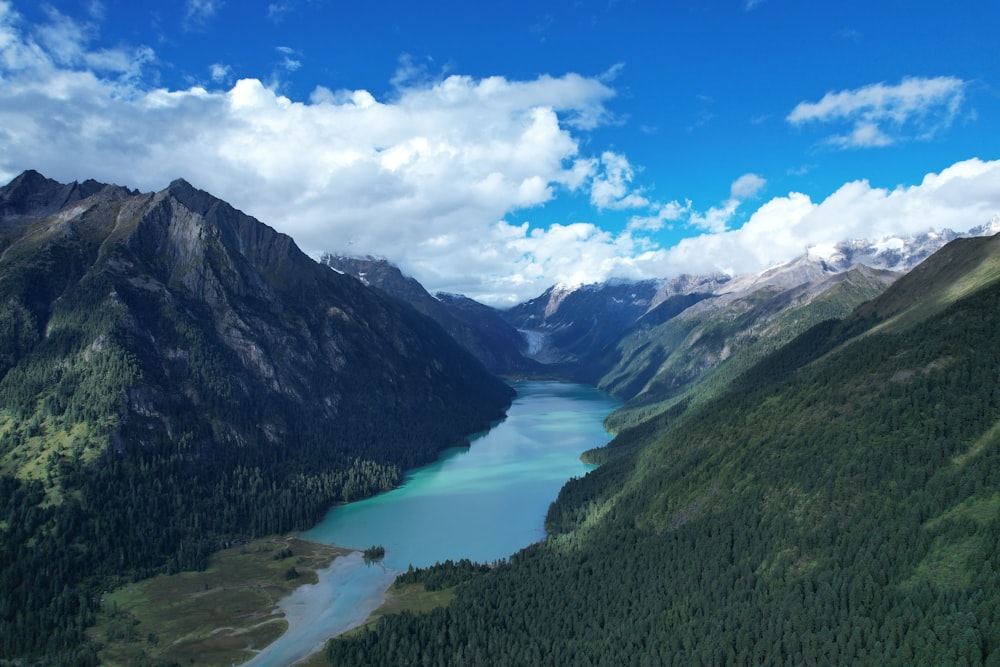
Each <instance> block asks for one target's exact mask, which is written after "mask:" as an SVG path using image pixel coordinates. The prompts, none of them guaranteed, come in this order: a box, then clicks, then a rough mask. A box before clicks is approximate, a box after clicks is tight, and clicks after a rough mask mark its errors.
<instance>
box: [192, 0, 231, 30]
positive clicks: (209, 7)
mask: <svg viewBox="0 0 1000 667" xmlns="http://www.w3.org/2000/svg"><path fill="white" fill-rule="evenodd" d="M223 4H224V3H223V2H222V0H186V1H185V3H184V25H185V26H186V27H187V28H200V27H202V26H204V25H205V24H206V23H207V22H208V21H209V20H211V19H212V17H214V16H215V15H216V14H218V13H219V10H220V9H222V5H223Z"/></svg>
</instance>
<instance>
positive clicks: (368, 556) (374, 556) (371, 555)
mask: <svg viewBox="0 0 1000 667" xmlns="http://www.w3.org/2000/svg"><path fill="white" fill-rule="evenodd" d="M362 556H363V557H364V559H365V562H366V563H372V562H375V561H377V560H382V559H383V558H385V547H383V546H382V545H381V544H377V545H372V546H370V547H368V548H367V549H365V550H364V552H363V554H362Z"/></svg>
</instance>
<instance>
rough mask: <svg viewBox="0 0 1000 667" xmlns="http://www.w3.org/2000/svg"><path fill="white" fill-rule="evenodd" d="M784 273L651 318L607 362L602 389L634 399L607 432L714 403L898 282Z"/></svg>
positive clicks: (803, 266) (821, 271)
mask: <svg viewBox="0 0 1000 667" xmlns="http://www.w3.org/2000/svg"><path fill="white" fill-rule="evenodd" d="M784 268H785V270H780V271H771V272H768V273H767V274H766V275H759V276H754V278H753V280H747V279H745V278H744V279H735V280H733V281H732V282H733V283H738V282H742V283H743V285H744V286H743V288H742V289H739V290H733V291H725V292H723V293H722V294H719V295H718V296H713V297H711V298H706V299H703V300H701V301H700V302H699V303H697V304H696V305H694V306H692V307H690V308H688V309H686V310H684V311H683V312H681V313H677V314H676V315H675V316H673V317H669V318H668V317H662V316H661V315H660V314H659V313H658V311H657V310H653V311H651V312H650V313H648V314H647V315H646V316H643V317H642V318H640V319H639V320H638V322H637V323H636V324H635V326H634V327H633V328H632V329H631V330H630V331H629V332H628V333H627V334H626V335H625V336H623V337H622V339H621V341H620V342H619V344H618V345H617V346H616V347H615V349H614V351H612V352H609V353H608V355H607V356H606V358H605V367H607V368H608V370H607V371H606V373H605V374H604V376H603V377H602V378H601V380H600V382H599V383H598V386H600V387H601V388H603V389H605V390H606V391H609V392H611V393H614V394H616V395H618V396H621V397H623V398H626V399H629V400H628V402H627V403H626V404H625V405H624V406H623V407H622V408H621V409H619V410H618V412H616V413H615V414H614V415H613V416H612V417H611V418H609V420H608V425H609V427H610V428H612V429H614V430H618V429H621V428H623V427H625V426H627V425H630V424H635V423H637V422H639V421H642V420H644V419H646V418H649V417H651V416H653V415H655V414H657V413H659V412H662V411H664V410H666V409H667V408H669V407H670V406H672V405H674V404H677V403H678V402H680V401H691V400H692V399H694V400H696V401H700V400H704V399H707V398H709V397H711V396H713V395H714V394H715V393H717V392H718V391H720V390H721V389H722V388H724V387H725V386H726V385H727V384H728V383H729V382H730V381H731V380H732V379H734V378H735V377H736V376H737V375H738V374H739V373H741V372H743V371H745V370H746V369H747V368H749V367H750V366H751V365H753V364H754V363H756V362H758V361H760V360H761V359H762V358H763V357H764V356H765V355H767V354H769V353H771V352H773V351H774V350H776V349H778V348H780V347H782V346H783V345H785V344H787V343H788V342H789V341H791V340H792V339H793V338H795V337H796V336H798V335H799V334H801V333H803V332H804V331H806V330H808V329H809V328H810V327H812V326H814V325H816V324H818V323H819V322H821V321H823V320H827V319H830V318H839V317H844V316H846V315H847V314H849V313H850V312H851V311H852V310H854V308H856V307H857V306H859V305H861V304H862V303H864V302H866V301H868V300H870V299H873V298H874V297H876V296H878V295H879V294H881V293H882V292H883V291H884V290H885V288H886V287H888V285H890V284H891V283H892V282H893V281H894V280H896V279H897V278H898V277H899V274H896V273H893V272H891V271H886V270H878V269H872V268H869V267H866V266H862V265H856V266H855V267H853V268H851V269H849V270H847V271H841V272H833V271H831V270H829V268H828V267H825V266H824V265H823V264H822V263H817V262H814V261H811V260H806V259H802V260H799V261H796V262H793V263H791V264H790V265H786V267H784ZM800 280H804V281H805V282H801V283H800V282H799V281H800ZM732 287H733V286H732V285H731V284H730V285H727V287H726V288H725V289H731V288H732ZM665 303H669V302H665Z"/></svg>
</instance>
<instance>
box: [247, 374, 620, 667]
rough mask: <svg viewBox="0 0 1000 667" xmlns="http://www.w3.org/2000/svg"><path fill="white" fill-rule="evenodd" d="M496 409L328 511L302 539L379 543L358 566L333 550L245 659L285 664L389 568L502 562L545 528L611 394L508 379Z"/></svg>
mask: <svg viewBox="0 0 1000 667" xmlns="http://www.w3.org/2000/svg"><path fill="white" fill-rule="evenodd" d="M513 386H514V388H515V389H516V390H517V397H516V398H515V399H514V402H513V404H512V405H511V407H510V409H509V410H508V411H507V418H506V419H505V420H503V421H502V422H500V423H499V424H497V425H496V426H495V427H493V428H492V429H491V430H490V431H488V432H487V433H485V434H483V435H480V436H477V437H476V438H474V439H473V440H472V444H471V446H470V447H468V448H459V449H451V450H448V451H446V452H444V453H443V454H442V456H441V457H440V458H439V459H438V460H437V461H436V462H434V463H432V464H430V465H427V466H424V467H422V468H418V469H416V470H413V471H411V472H410V473H408V474H407V475H406V479H405V480H404V482H403V484H402V485H401V486H399V487H398V488H396V489H393V490H392V491H388V492H386V493H383V494H380V495H378V496H374V497H372V498H367V499H365V500H360V501H357V502H353V503H348V504H346V505H338V506H336V507H334V508H333V509H331V510H330V511H329V512H328V513H327V515H326V517H325V518H324V519H323V520H322V521H321V522H320V523H319V524H317V525H316V526H314V527H313V528H312V529H310V530H308V531H306V532H304V533H302V534H301V536H302V538H303V539H307V540H313V541H315V542H322V543H324V544H334V545H338V546H344V547H349V548H354V549H364V548H366V547H370V546H372V545H382V546H384V547H385V550H386V553H385V558H384V559H383V560H382V561H381V562H379V563H372V564H366V563H365V562H364V560H363V559H362V558H361V554H360V553H352V554H350V555H348V556H342V557H340V558H337V559H336V560H335V561H334V562H333V563H332V564H331V565H330V566H329V567H327V568H325V569H323V570H320V571H319V582H318V583H316V584H314V585H306V586H301V587H299V588H298V589H296V590H295V592H294V593H292V594H291V595H290V596H288V597H287V598H285V599H283V600H282V601H281V603H280V608H281V611H282V612H284V614H285V618H286V619H287V620H288V622H289V629H288V631H287V632H286V633H285V634H284V635H282V636H281V637H280V638H278V639H277V640H276V641H275V642H273V643H272V644H271V645H270V646H268V647H266V648H265V649H264V650H263V651H261V652H260V653H259V654H258V655H257V656H255V657H254V658H253V659H252V660H250V661H249V662H246V663H244V665H249V666H251V667H265V666H271V665H290V664H293V663H294V662H295V661H296V660H300V659H301V658H304V657H306V656H307V655H309V654H310V653H312V652H314V651H316V650H319V649H321V648H322V647H323V645H324V644H325V643H326V640H327V639H328V638H330V637H332V636H335V635H338V634H340V633H342V632H346V631H347V630H350V629H351V628H354V627H356V626H358V625H360V624H361V623H363V622H364V621H365V619H366V618H367V617H368V615H369V614H370V613H371V612H372V611H374V610H375V609H376V608H377V607H378V606H379V605H380V604H381V603H382V601H383V600H384V598H385V592H386V590H387V589H388V588H389V586H390V585H391V584H392V581H393V579H395V577H396V575H397V574H398V573H400V572H402V571H405V570H406V569H407V567H409V566H410V565H411V564H412V565H413V566H414V567H426V566H428V565H433V564H434V563H435V562H438V561H444V560H447V559H449V558H450V559H452V560H459V559H461V558H468V559H470V560H473V561H478V562H487V563H488V562H493V561H497V560H501V559H504V558H506V557H508V556H510V555H511V554H513V553H515V552H516V551H518V550H520V549H522V548H524V547H526V546H528V545H529V544H532V543H534V542H537V541H539V540H541V539H543V538H544V537H545V529H544V527H543V524H544V520H545V513H546V512H547V511H548V508H549V504H550V503H551V502H552V501H553V500H555V498H556V496H557V495H558V493H559V489H560V488H561V487H562V485H563V484H565V483H566V481H567V480H569V479H570V478H571V477H578V476H581V475H583V474H585V473H586V472H587V471H588V470H589V469H590V468H591V466H587V465H585V464H584V463H582V462H581V461H580V458H579V457H580V454H581V453H583V452H584V451H585V450H587V449H590V448H592V447H599V446H601V445H603V444H605V443H606V442H607V441H608V440H609V439H610V436H609V435H608V433H607V432H606V431H605V430H604V427H603V426H602V422H603V420H604V417H606V416H607V415H608V413H609V412H611V411H612V410H613V409H615V408H616V407H617V406H618V405H619V403H618V402H617V401H616V400H615V399H613V398H611V397H609V396H608V395H606V394H604V393H601V392H599V391H597V390H596V389H594V388H592V387H588V386H585V385H579V384H571V383H566V382H517V383H514V385H513Z"/></svg>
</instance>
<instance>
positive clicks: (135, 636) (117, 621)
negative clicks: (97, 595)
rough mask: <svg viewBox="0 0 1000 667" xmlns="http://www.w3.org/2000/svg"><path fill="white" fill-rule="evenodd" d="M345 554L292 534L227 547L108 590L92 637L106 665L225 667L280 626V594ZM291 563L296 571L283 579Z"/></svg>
mask: <svg viewBox="0 0 1000 667" xmlns="http://www.w3.org/2000/svg"><path fill="white" fill-rule="evenodd" d="M289 552H290V553H291V555H289ZM346 553H348V551H347V550H346V549H339V548H337V547H331V546H327V545H323V544H316V543H313V542H306V541H304V540H300V539H298V538H296V537H293V536H286V537H269V538H264V539H261V540H257V541H255V542H251V543H249V544H245V545H242V546H238V547H233V548H231V549H226V550H224V551H220V552H218V553H217V554H215V555H214V556H213V557H212V560H211V562H210V564H209V567H208V569H207V570H205V571H204V572H182V573H180V574H176V575H170V576H167V575H161V576H158V577H154V578H152V579H146V580H143V581H139V582H136V583H134V584H129V585H126V586H124V587H122V588H119V589H117V590H115V591H112V592H109V593H107V594H106V595H105V596H104V603H103V613H102V615H101V620H100V622H99V623H98V624H97V625H96V626H95V627H94V628H93V629H92V630H91V636H92V637H93V639H94V640H96V641H97V642H99V643H100V644H102V645H103V648H102V650H101V660H102V662H103V664H108V665H139V664H146V663H156V662H176V663H178V664H181V665H201V666H208V665H222V666H224V667H230V665H233V664H239V663H241V662H244V661H246V660H248V659H250V658H251V657H252V656H253V655H254V653H255V652H256V651H259V650H260V649H261V648H263V647H264V646H267V645H268V644H269V643H271V642H272V641H274V640H275V639H276V638H277V637H279V636H280V635H281V634H282V633H283V632H284V631H285V629H286V627H287V624H286V623H285V621H284V620H283V619H282V617H281V615H280V614H279V613H277V611H276V606H277V603H278V600H279V599H281V598H282V597H284V596H286V595H288V594H289V593H290V592H292V590H294V589H295V588H297V587H298V586H301V585H302V584H310V583H315V582H316V572H315V571H316V570H317V569H319V568H322V567H325V566H327V565H329V564H330V562H332V561H333V559H334V558H336V557H337V556H338V555H343V554H346ZM292 568H294V570H295V572H296V573H298V576H297V577H294V578H288V577H290V571H291V570H292Z"/></svg>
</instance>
